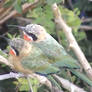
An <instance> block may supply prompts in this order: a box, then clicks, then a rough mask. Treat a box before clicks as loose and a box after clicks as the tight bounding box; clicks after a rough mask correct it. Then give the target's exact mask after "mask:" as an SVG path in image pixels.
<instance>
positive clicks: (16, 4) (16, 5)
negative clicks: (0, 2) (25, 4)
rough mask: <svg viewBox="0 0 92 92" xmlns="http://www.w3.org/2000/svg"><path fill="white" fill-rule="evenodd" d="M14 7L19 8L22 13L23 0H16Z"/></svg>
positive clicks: (18, 10)
mask: <svg viewBox="0 0 92 92" xmlns="http://www.w3.org/2000/svg"><path fill="white" fill-rule="evenodd" d="M14 8H15V9H16V10H17V12H18V13H22V5H21V0H16V3H15V5H14Z"/></svg>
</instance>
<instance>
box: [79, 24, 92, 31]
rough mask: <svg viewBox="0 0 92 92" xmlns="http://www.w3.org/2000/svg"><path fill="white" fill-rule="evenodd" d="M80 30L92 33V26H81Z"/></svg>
mask: <svg viewBox="0 0 92 92" xmlns="http://www.w3.org/2000/svg"><path fill="white" fill-rule="evenodd" d="M80 29H82V30H85V31H89V30H90V31H91V30H92V26H87V25H81V26H80Z"/></svg>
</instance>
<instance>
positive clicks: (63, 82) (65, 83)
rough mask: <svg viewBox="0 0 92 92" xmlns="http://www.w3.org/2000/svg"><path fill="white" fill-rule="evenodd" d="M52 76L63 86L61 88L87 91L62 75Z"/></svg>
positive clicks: (72, 90) (74, 91)
mask: <svg viewBox="0 0 92 92" xmlns="http://www.w3.org/2000/svg"><path fill="white" fill-rule="evenodd" d="M53 76H54V77H55V79H56V80H57V81H58V82H59V83H60V84H61V85H62V86H63V88H65V89H67V90H69V91H70V92H87V91H85V90H84V89H82V88H79V87H78V86H76V85H74V84H73V83H71V82H69V81H68V80H66V79H64V78H62V77H59V76H57V75H55V74H54V75H53Z"/></svg>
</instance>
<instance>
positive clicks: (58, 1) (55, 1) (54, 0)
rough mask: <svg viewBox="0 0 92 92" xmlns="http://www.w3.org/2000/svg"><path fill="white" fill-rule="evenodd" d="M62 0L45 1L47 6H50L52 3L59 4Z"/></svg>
mask: <svg viewBox="0 0 92 92" xmlns="http://www.w3.org/2000/svg"><path fill="white" fill-rule="evenodd" d="M62 1H63V0H46V2H47V4H49V5H52V4H53V3H60V2H62Z"/></svg>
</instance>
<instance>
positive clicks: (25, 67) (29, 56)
mask: <svg viewBox="0 0 92 92" xmlns="http://www.w3.org/2000/svg"><path fill="white" fill-rule="evenodd" d="M9 45H10V50H9V58H8V60H9V62H10V63H11V64H12V65H13V66H14V69H15V70H16V71H18V72H22V73H24V74H32V73H39V74H44V75H46V74H51V73H57V72H58V71H60V70H59V68H58V67H55V66H52V65H51V63H49V61H50V60H49V58H48V57H47V56H45V54H44V53H43V52H42V51H41V50H40V48H37V47H36V46H34V44H29V42H27V41H25V40H23V39H21V38H14V39H13V40H11V41H10V43H9Z"/></svg>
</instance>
